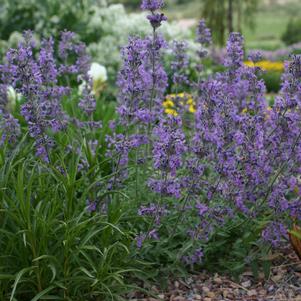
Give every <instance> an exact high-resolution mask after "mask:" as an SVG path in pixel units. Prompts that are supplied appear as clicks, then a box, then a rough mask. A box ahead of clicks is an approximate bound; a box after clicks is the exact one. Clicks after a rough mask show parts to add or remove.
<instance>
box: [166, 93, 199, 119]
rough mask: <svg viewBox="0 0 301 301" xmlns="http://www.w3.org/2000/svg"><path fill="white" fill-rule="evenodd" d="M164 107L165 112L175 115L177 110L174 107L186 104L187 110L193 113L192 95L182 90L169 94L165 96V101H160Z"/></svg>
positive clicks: (194, 109)
mask: <svg viewBox="0 0 301 301" xmlns="http://www.w3.org/2000/svg"><path fill="white" fill-rule="evenodd" d="M176 102H177V103H176ZM162 106H163V108H165V113H166V114H169V115H173V116H177V115H178V112H177V111H176V107H181V106H188V112H190V113H195V112H196V108H195V102H194V100H193V98H192V96H191V95H190V94H188V93H185V92H182V93H178V94H169V95H167V96H166V98H165V101H164V102H163V103H162Z"/></svg>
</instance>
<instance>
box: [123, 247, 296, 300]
mask: <svg viewBox="0 0 301 301" xmlns="http://www.w3.org/2000/svg"><path fill="white" fill-rule="evenodd" d="M271 261H272V263H273V267H272V269H271V273H270V276H269V278H268V279H265V277H264V275H263V273H260V274H259V277H258V278H257V279H255V278H254V276H253V275H252V273H251V272H250V271H246V272H245V273H244V274H243V275H242V276H241V277H240V281H239V282H236V281H234V280H233V279H231V278H230V277H229V276H221V275H218V274H215V275H212V274H209V273H206V272H202V273H200V274H197V275H191V276H189V277H188V278H186V279H173V280H169V284H168V289H167V290H166V291H162V290H161V289H160V286H159V285H158V286H157V287H156V286H153V287H152V288H151V292H152V294H153V295H155V296H157V297H156V298H154V297H152V298H150V297H147V296H143V295H141V293H136V294H131V296H129V297H128V300H132V301H159V300H164V301H233V300H235V301H301V262H300V261H299V259H298V258H297V256H296V255H295V253H294V252H293V251H292V250H291V248H289V247H287V248H285V249H283V250H281V252H279V253H274V254H273V255H272V256H271ZM146 289H147V288H146Z"/></svg>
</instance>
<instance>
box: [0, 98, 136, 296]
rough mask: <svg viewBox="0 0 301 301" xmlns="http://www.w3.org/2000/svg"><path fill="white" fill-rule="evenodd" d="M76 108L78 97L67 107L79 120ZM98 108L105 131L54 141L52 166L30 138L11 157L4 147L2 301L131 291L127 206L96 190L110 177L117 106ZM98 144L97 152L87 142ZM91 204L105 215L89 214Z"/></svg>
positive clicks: (0, 157) (0, 167)
mask: <svg viewBox="0 0 301 301" xmlns="http://www.w3.org/2000/svg"><path fill="white" fill-rule="evenodd" d="M76 104H77V96H76V94H73V96H72V97H71V98H69V99H66V100H65V102H64V104H63V106H64V108H65V110H66V111H68V112H69V113H70V115H71V116H77V117H79V116H80V112H78V111H77V109H76V108H77V105H76ZM97 107H98V110H97V113H96V115H97V116H94V118H96V117H97V118H100V119H101V120H102V122H103V128H102V129H101V130H96V131H88V132H82V131H81V130H79V129H77V128H75V127H74V128H73V127H70V128H69V129H68V130H66V132H63V133H60V134H57V135H56V136H55V140H56V147H55V150H54V151H53V152H52V155H51V158H50V164H45V163H43V162H41V161H39V160H37V158H36V157H35V156H34V153H35V151H34V149H33V141H32V142H30V140H28V135H27V134H25V135H24V137H23V139H22V141H20V143H19V144H18V145H17V146H16V147H15V148H14V150H13V151H12V150H11V148H9V147H8V145H6V144H5V145H3V146H2V147H1V148H0V187H1V188H0V199H1V201H0V229H1V230H0V248H1V254H0V299H1V300H32V301H35V300H40V299H55V300H90V298H92V297H95V298H100V299H99V300H121V297H120V296H122V295H123V294H124V293H125V292H127V290H128V289H129V286H128V285H127V283H126V279H127V277H128V274H129V273H130V272H131V273H133V272H134V270H135V268H134V267H135V266H136V265H134V261H133V259H132V258H131V257H130V246H131V242H132V233H131V231H129V230H125V229H124V227H123V225H124V212H125V209H124V206H125V203H124V202H118V201H117V199H119V200H120V197H119V196H118V198H117V197H116V196H115V193H114V192H110V194H108V193H106V192H105V191H104V190H103V189H101V188H98V187H99V186H100V187H102V184H103V182H104V181H105V178H106V177H107V175H108V174H110V173H111V170H110V165H109V164H108V162H107V160H106V159H105V157H104V154H105V152H106V143H105V135H106V134H108V133H109V127H108V124H109V120H110V119H112V118H114V112H115V107H114V105H112V104H111V103H105V102H104V101H103V100H101V99H99V100H98V103H97ZM95 139H97V140H98V141H100V142H101V145H99V147H98V148H97V150H96V151H95V153H94V152H93V151H92V150H91V148H90V144H89V143H88V141H89V140H95ZM68 149H69V151H68ZM82 162H87V164H88V165H87V166H88V167H87V168H86V169H81V168H80V166H81V163H82ZM88 199H92V200H97V204H98V206H99V208H100V207H102V206H104V207H106V208H107V210H106V211H105V212H102V211H101V210H98V211H97V212H94V213H91V212H90V211H89V210H88V208H87V200H88ZM127 229H128V228H127Z"/></svg>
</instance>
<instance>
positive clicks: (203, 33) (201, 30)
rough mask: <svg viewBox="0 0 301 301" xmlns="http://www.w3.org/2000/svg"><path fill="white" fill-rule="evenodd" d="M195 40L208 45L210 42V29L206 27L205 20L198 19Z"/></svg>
mask: <svg viewBox="0 0 301 301" xmlns="http://www.w3.org/2000/svg"><path fill="white" fill-rule="evenodd" d="M197 42H199V43H200V44H202V45H205V46H207V45H210V44H211V43H212V36H211V31H210V29H209V28H207V26H206V23H205V20H200V22H199V24H198V27H197Z"/></svg>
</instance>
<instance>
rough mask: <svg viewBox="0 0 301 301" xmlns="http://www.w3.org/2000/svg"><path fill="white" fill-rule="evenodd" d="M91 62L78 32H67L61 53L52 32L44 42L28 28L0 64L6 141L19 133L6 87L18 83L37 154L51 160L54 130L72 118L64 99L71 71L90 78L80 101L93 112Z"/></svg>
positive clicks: (82, 79) (72, 73) (81, 77)
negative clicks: (35, 36)
mask: <svg viewBox="0 0 301 301" xmlns="http://www.w3.org/2000/svg"><path fill="white" fill-rule="evenodd" d="M89 68H90V60H89V57H88V56H87V54H86V48H85V45H84V44H83V43H79V42H76V39H75V35H74V33H71V32H67V31H65V32H62V34H61V40H60V41H59V45H58V53H56V51H55V45H54V40H53V39H52V38H49V39H44V40H43V41H42V42H41V46H40V48H39V47H37V45H35V42H34V39H33V34H32V32H30V31H27V32H25V33H24V42H21V43H20V44H19V46H18V48H17V49H10V50H9V51H8V53H7V56H6V62H5V63H4V64H3V65H1V66H0V70H1V78H0V91H1V106H0V108H1V111H0V114H1V130H2V131H1V132H2V138H1V141H2V143H4V142H5V141H8V142H10V143H13V142H16V140H17V136H18V135H19V134H20V125H19V122H18V120H17V119H15V118H14V117H13V115H12V112H9V110H8V108H9V99H8V97H7V92H8V88H9V87H13V89H15V91H17V93H20V94H21V95H22V104H21V115H22V116H23V118H24V119H25V121H26V123H27V126H28V132H29V135H30V137H32V138H33V139H34V141H35V149H36V155H37V156H38V157H40V158H41V159H42V160H43V161H45V162H49V151H50V149H51V148H53V146H54V143H55V141H54V139H53V138H52V137H51V135H50V134H49V132H52V133H57V132H59V131H62V130H64V129H65V128H66V126H67V124H68V123H69V122H71V121H72V120H71V117H70V116H67V115H66V113H65V112H64V111H63V110H62V105H61V101H62V99H63V98H64V97H65V96H68V95H69V94H70V91H71V87H70V83H69V81H70V79H71V77H75V78H76V80H77V81H78V82H82V81H85V82H86V85H85V89H84V91H83V93H82V99H81V100H80V102H79V107H80V108H82V109H83V110H84V111H85V112H86V113H87V114H88V115H91V114H92V113H93V111H94V110H95V99H94V98H93V96H92V93H91V79H90V77H89V75H88V70H89ZM77 122H78V123H80V122H79V121H78V120H77Z"/></svg>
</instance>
